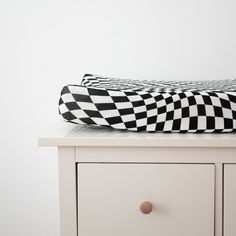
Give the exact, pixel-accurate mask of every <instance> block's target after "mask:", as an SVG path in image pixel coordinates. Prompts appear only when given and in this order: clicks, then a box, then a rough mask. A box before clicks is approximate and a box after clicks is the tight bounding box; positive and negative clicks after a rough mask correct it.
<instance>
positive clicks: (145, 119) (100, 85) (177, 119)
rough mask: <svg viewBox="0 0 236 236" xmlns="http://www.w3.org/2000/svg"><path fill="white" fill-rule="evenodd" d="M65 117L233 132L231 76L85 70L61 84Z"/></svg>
mask: <svg viewBox="0 0 236 236" xmlns="http://www.w3.org/2000/svg"><path fill="white" fill-rule="evenodd" d="M59 112H60V114H61V115H62V117H63V118H64V119H65V120H66V121H69V122H71V123H76V124H81V123H82V124H92V125H100V126H109V127H113V128H115V129H124V130H133V131H149V132H158V131H161V132H197V133H201V132H209V133H210V132H235V131H236V80H218V81H216V80H214V81H154V80H151V81H150V80H149V81H148V80H142V81H141V80H128V79H116V78H107V77H101V76H95V75H90V74H86V75H85V76H84V78H83V80H82V83H81V85H67V86H65V87H64V88H63V89H62V92H61V97H60V101H59Z"/></svg>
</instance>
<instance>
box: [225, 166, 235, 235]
mask: <svg viewBox="0 0 236 236" xmlns="http://www.w3.org/2000/svg"><path fill="white" fill-rule="evenodd" d="M235 235H236V165H235V164H227V165H225V166H224V236H235Z"/></svg>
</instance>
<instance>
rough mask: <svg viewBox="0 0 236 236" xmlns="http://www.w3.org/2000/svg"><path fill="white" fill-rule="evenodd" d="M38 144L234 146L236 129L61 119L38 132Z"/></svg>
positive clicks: (235, 144)
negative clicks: (152, 127) (197, 130)
mask: <svg viewBox="0 0 236 236" xmlns="http://www.w3.org/2000/svg"><path fill="white" fill-rule="evenodd" d="M38 144H39V146H91V147H93V146H96V147H98V146H103V147H105V146H111V147H112V146H116V147H235V148H236V133H221V134H194V133H147V132H131V131H119V130H115V129H111V128H105V127H97V126H89V125H73V124H69V123H66V122H59V123H58V124H55V125H53V126H51V127H50V128H49V129H48V131H47V133H46V134H42V135H39V138H38Z"/></svg>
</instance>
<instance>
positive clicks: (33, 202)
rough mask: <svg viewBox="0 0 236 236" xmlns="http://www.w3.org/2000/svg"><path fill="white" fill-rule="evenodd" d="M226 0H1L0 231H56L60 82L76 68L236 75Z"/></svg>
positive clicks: (73, 77) (144, 74)
mask: <svg viewBox="0 0 236 236" xmlns="http://www.w3.org/2000/svg"><path fill="white" fill-rule="evenodd" d="M235 12H236V1H235V0H178V1H176V0H133V1H132V0H117V1H114V0H113V1H112V0H101V1H98V0H97V1H96V0H94V1H92V0H57V1H56V0H37V1H36V0H0V80H1V81H0V82H1V84H0V145H1V147H0V235H2V236H56V235H58V234H59V217H58V188H57V158H56V150H55V149H50V148H48V149H47V148H38V147H37V135H38V133H39V132H41V130H42V129H44V127H47V126H48V125H49V124H51V123H53V122H54V121H55V120H58V119H59V116H58V114H57V102H58V98H59V92H60V89H61V87H62V86H63V85H64V84H67V83H76V82H78V81H79V79H80V78H81V77H82V75H83V73H96V74H101V75H108V76H118V77H119V76H121V77H128V78H140V79H143V78H145V79H180V80H181V79H203V80H205V79H224V78H235V77H236V33H235V32H236V30H235V29H236V13H235Z"/></svg>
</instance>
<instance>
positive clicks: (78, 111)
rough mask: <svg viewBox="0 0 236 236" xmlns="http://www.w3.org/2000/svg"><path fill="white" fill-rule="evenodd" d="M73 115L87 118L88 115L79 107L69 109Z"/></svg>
mask: <svg viewBox="0 0 236 236" xmlns="http://www.w3.org/2000/svg"><path fill="white" fill-rule="evenodd" d="M70 112H71V113H72V114H73V115H74V116H75V117H80V118H88V117H89V116H88V115H87V114H86V113H85V112H84V111H83V110H80V109H77V110H72V111H70Z"/></svg>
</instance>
